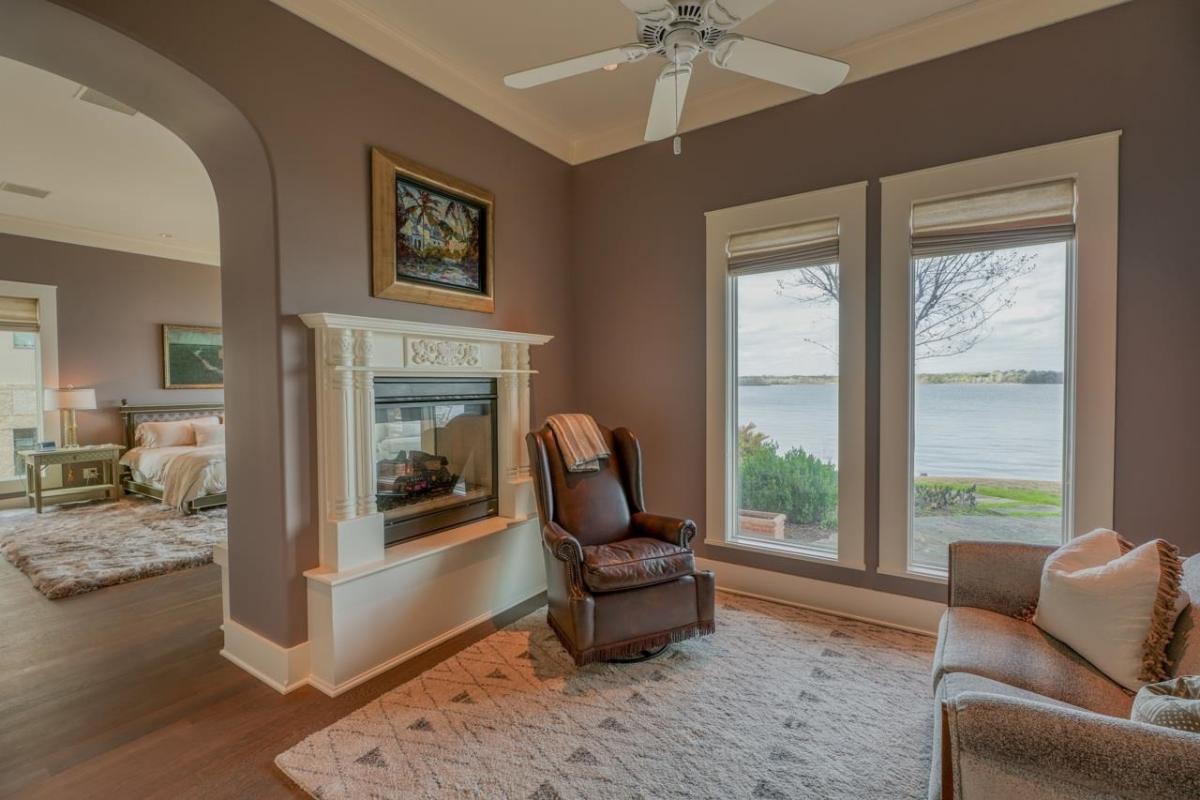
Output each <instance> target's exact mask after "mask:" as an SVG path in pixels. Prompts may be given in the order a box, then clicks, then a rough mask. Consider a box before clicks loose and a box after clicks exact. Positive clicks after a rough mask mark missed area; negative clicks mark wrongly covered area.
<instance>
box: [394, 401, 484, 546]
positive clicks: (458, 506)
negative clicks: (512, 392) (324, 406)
mask: <svg viewBox="0 0 1200 800" xmlns="http://www.w3.org/2000/svg"><path fill="white" fill-rule="evenodd" d="M374 439H375V441H374V446H375V478H376V490H375V498H376V503H377V505H378V508H379V510H380V512H382V513H383V515H384V542H385V544H396V543H397V542H402V541H406V540H409V539H414V538H416V537H418V536H424V535H425V534H428V533H433V532H435V531H439V530H442V529H444V528H449V527H452V526H455V525H462V524H463V523H466V522H471V521H474V520H478V519H483V518H485V517H491V516H495V515H496V513H497V511H498V499H497V493H496V472H497V464H496V457H497V452H496V451H497V448H496V381H495V380H494V379H481V378H376V379H375V437H374Z"/></svg>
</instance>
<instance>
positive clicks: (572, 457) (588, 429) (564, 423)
mask: <svg viewBox="0 0 1200 800" xmlns="http://www.w3.org/2000/svg"><path fill="white" fill-rule="evenodd" d="M546 424H547V425H549V426H550V430H552V431H554V438H555V439H556V440H557V441H558V449H559V451H560V452H561V453H562V457H563V463H565V464H566V466H567V472H598V471H599V470H600V459H602V458H608V456H609V455H610V453H609V452H608V445H607V444H605V443H604V436H603V435H602V434H601V433H600V426H599V425H597V424H596V420H594V419H592V416H591V414H552V415H551V416H549V417H547V418H546Z"/></svg>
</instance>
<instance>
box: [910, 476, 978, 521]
mask: <svg viewBox="0 0 1200 800" xmlns="http://www.w3.org/2000/svg"><path fill="white" fill-rule="evenodd" d="M975 489H976V486H975V484H971V485H970V486H964V485H963V484H960V483H918V484H917V485H916V495H915V497H914V498H913V499H914V506H915V510H916V512H917V513H918V514H921V513H925V514H928V513H933V512H937V511H950V512H957V513H962V512H964V511H974V510H975Z"/></svg>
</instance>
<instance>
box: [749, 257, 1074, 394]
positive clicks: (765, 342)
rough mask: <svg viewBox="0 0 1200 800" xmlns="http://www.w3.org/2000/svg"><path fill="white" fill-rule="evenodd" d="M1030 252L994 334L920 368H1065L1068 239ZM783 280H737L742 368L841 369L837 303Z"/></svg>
mask: <svg viewBox="0 0 1200 800" xmlns="http://www.w3.org/2000/svg"><path fill="white" fill-rule="evenodd" d="M1030 252H1033V253H1035V254H1036V256H1037V262H1036V263H1037V266H1036V267H1035V268H1034V269H1033V270H1032V271H1031V272H1030V273H1029V274H1028V275H1025V276H1023V277H1021V278H1020V279H1018V280H1016V281H1014V282H1013V283H1012V285H1011V288H1012V289H1014V290H1015V295H1014V298H1013V299H1014V302H1013V306H1012V308H1009V309H1007V310H1005V311H1002V312H1000V313H999V314H997V315H996V316H995V317H993V318H992V320H991V322H990V324H989V326H988V334H987V335H986V336H985V337H984V338H983V339H982V340H981V341H980V342H979V343H978V344H976V345H975V347H973V348H971V349H970V350H969V351H967V352H966V353H962V354H959V355H956V356H947V357H942V358H926V359H922V360H921V361H919V362H918V363H917V371H918V372H988V371H991V370H1009V369H1047V370H1062V369H1063V361H1064V331H1065V328H1066V318H1065V301H1066V245H1065V244H1051V245H1041V246H1038V247H1036V248H1030ZM777 279H778V274H775V275H771V274H767V275H752V276H745V277H742V278H739V279H738V362H739V369H738V371H739V373H740V374H742V375H831V374H836V373H837V359H836V356H835V355H834V353H835V352H836V351H837V307H836V306H835V305H834V304H832V303H802V302H797V301H796V300H794V299H792V298H790V297H781V296H780V295H779V292H778V291H777ZM789 294H793V295H794V294H796V291H795V290H789ZM810 296H811V295H810Z"/></svg>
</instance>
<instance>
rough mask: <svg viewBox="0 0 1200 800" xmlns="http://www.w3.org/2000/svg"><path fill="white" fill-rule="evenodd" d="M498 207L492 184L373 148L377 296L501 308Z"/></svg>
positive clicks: (474, 308) (470, 307) (477, 308)
mask: <svg viewBox="0 0 1200 800" xmlns="http://www.w3.org/2000/svg"><path fill="white" fill-rule="evenodd" d="M494 205H495V202H494V199H493V197H492V193H491V192H489V191H487V190H486V189H481V188H479V187H478V186H472V185H471V184H469V183H467V182H465V181H462V180H459V179H458V178H454V177H452V176H450V175H446V174H444V173H441V172H438V171H437V170H434V169H430V168H429V167H425V166H422V165H420V164H417V163H415V162H412V161H409V160H408V159H406V158H404V157H402V156H399V155H396V154H395V153H389V152H388V151H386V150H382V149H380V148H378V147H375V148H372V149H371V215H372V239H373V241H372V259H373V267H372V274H373V278H374V287H373V294H374V295H375V297H384V298H388V299H390V300H407V301H409V302H412V303H427V304H430V305H438V306H446V307H449V308H463V309H467V310H470V311H486V312H492V311H494V310H495V300H494V296H493V290H492V287H493V259H492V241H493V236H492V229H493V217H494Z"/></svg>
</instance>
